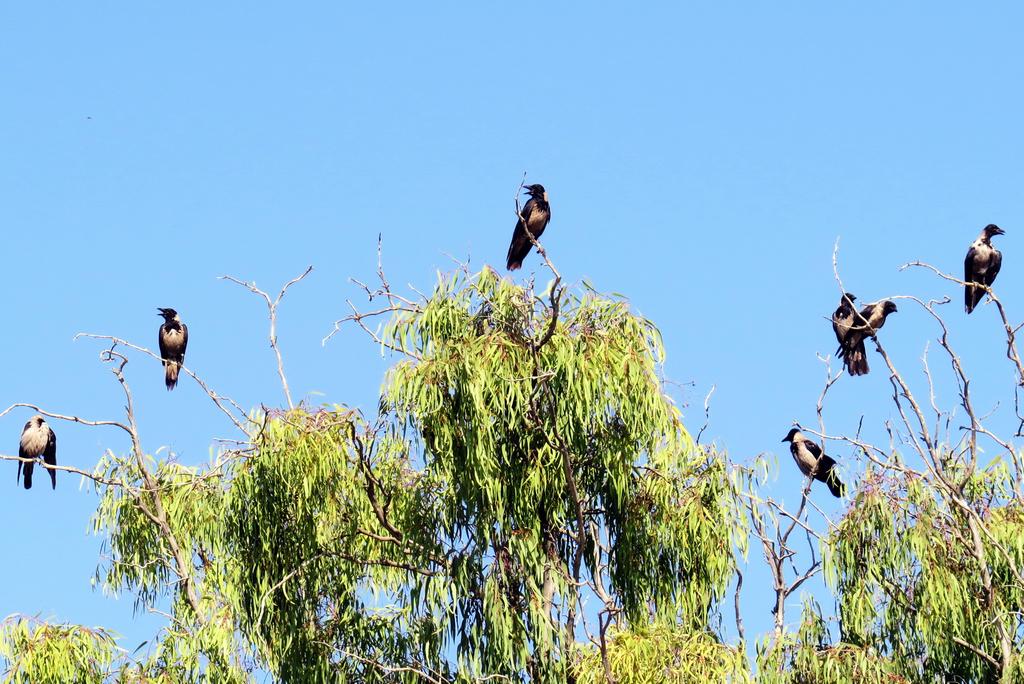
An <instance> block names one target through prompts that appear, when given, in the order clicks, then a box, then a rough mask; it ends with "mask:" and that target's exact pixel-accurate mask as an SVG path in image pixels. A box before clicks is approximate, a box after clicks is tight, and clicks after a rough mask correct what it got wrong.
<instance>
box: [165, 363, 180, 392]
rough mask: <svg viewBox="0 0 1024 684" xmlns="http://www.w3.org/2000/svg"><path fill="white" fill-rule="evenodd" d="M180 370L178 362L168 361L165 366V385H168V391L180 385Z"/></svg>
mask: <svg viewBox="0 0 1024 684" xmlns="http://www.w3.org/2000/svg"><path fill="white" fill-rule="evenodd" d="M178 368H179V366H178V363H177V362H176V361H168V362H166V364H165V366H164V384H165V385H167V390H168V391H170V390H172V389H174V386H175V385H177V384H178Z"/></svg>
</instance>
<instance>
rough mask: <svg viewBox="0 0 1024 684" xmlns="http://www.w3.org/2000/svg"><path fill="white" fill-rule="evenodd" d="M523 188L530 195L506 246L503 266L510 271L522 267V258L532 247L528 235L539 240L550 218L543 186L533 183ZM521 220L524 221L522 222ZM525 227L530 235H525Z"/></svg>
mask: <svg viewBox="0 0 1024 684" xmlns="http://www.w3.org/2000/svg"><path fill="white" fill-rule="evenodd" d="M523 189H524V190H525V191H526V193H527V194H528V195H529V196H530V200H529V201H528V202H527V203H526V206H525V207H523V209H522V211H520V212H519V220H518V221H516V228H515V230H514V231H513V232H512V244H510V245H509V246H508V256H507V257H506V259H505V266H506V267H507V268H508V270H510V271H515V270H517V269H519V268H520V267H522V265H523V259H525V258H526V255H527V254H529V253H530V248H531V247H533V242H532V241H531V240H530V235H532V236H533V239H534V240H539V239H540V236H541V235H543V233H544V229H545V228H547V226H548V221H550V220H551V205H550V204H548V193H547V191H546V190H545V189H544V186H543V185H541V184H539V183H535V184H533V185H527V186H526V187H525V188H523ZM523 221H525V222H526V223H525V224H524V223H523ZM527 229H529V231H530V235H527V233H526V231H527Z"/></svg>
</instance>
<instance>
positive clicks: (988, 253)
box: [964, 223, 1006, 314]
mask: <svg viewBox="0 0 1024 684" xmlns="http://www.w3.org/2000/svg"><path fill="white" fill-rule="evenodd" d="M1005 234H1006V233H1005V231H1003V229H1002V228H1000V227H999V226H997V225H996V224H994V223H990V224H988V225H987V226H985V228H984V229H982V231H981V234H980V235H978V239H977V240H975V241H974V242H973V243H971V247H970V249H968V250H967V258H965V259H964V282H966V283H980V284H982V285H987V286H989V287H991V286H992V283H994V282H995V280H996V276H997V275H999V269H1000V267H1001V266H1002V265H1003V253H1002V252H1000V251H999V250H998V249H996V248H995V247H993V246H992V238H993V237H995V236H996V235H1005ZM983 296H985V290H983V289H982V288H980V287H977V286H975V285H965V286H964V306H965V308H966V309H967V313H968V314H970V313H971V312H972V311H974V307H976V306H978V302H980V301H981V298H982V297H983Z"/></svg>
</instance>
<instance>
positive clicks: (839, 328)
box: [832, 292, 857, 358]
mask: <svg viewBox="0 0 1024 684" xmlns="http://www.w3.org/2000/svg"><path fill="white" fill-rule="evenodd" d="M855 301H857V296H856V295H853V294H850V293H849V292H844V293H843V296H842V297H840V299H839V307H838V308H837V309H836V310H835V311H834V312H833V313H832V330H833V332H835V334H836V341H837V342H838V343H839V347H838V348H837V349H836V356H838V357H839V358H844V357H845V356H846V352H847V348H846V338H847V337H848V336H849V333H850V328H852V327H853V317H854V315H855V313H854V312H855V311H856V309H854V308H853V303H854V302H855Z"/></svg>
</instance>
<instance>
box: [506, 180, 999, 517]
mask: <svg viewBox="0 0 1024 684" xmlns="http://www.w3.org/2000/svg"><path fill="white" fill-rule="evenodd" d="M524 190H525V191H526V192H527V194H529V195H530V200H529V201H528V202H527V203H526V206H525V207H523V210H522V212H520V213H519V220H518V222H516V228H515V231H514V232H513V233H512V244H510V245H509V247H508V257H507V260H506V266H507V267H508V270H510V271H515V270H516V269H518V268H520V267H521V266H522V265H523V259H524V258H526V255H527V254H529V253H530V247H531V246H532V245H533V240H531V239H530V238H531V236H532V237H533V239H534V240H535V239H537V238H539V237H540V236H541V234H542V233H543V232H544V229H545V228H547V225H548V221H550V220H551V205H550V204H548V194H547V192H545V190H544V186H543V185H527V186H526V187H525V188H524ZM527 231H529V232H527ZM1003 234H1004V232H1003V229H1002V228H1000V227H999V226H997V225H995V224H994V223H990V224H988V225H987V226H985V228H984V229H982V231H981V234H980V235H978V239H976V240H975V241H974V242H973V243H971V246H970V249H968V250H967V257H966V258H965V259H964V283H966V285H965V286H964V308H965V309H966V311H967V313H968V314H970V313H971V312H972V311H974V307H976V306H978V303H979V302H981V298H982V297H983V296H984V295H985V289H984V288H983V287H979V286H978V285H974V284H972V283H977V284H979V285H984V286H986V287H991V285H992V283H994V282H995V279H996V276H997V275H999V269H1000V267H1001V266H1002V265H1003V255H1002V253H1001V252H1000V251H999V250H998V249H996V248H995V247H993V246H992V238H993V237H995V236H996V235H1003ZM856 300H857V297H856V296H854V295H853V294H851V293H849V292H844V293H843V296H842V297H841V298H840V300H839V308H837V309H836V310H835V312H834V313H833V314H832V330H833V331H834V332H835V334H836V341H837V342H838V343H839V348H838V349H837V350H836V354H837V355H838V356H839V358H841V359H842V360H843V365H844V366H845V367H846V370H847V372H848V373H849V374H850V375H867V373H868V370H869V368H868V356H867V351H866V350H865V348H864V341H865V340H866V339H867V338H869V337H870V338H874V337H875V335H876V334H877V333H878V331H879V330H881V328H882V326H883V325H885V319H886V318H888V316H889V314H891V313H895V312H896V304H895V303H894V302H892V301H890V300H888V299H886V300H883V301H881V302H875V303H873V304H868V305H867V306H865V307H863V308H862V309H861V310H860V311H858V310H857V308H856V307H855V306H854V304H853V303H854V302H855V301H856ZM782 441H783V442H789V451H790V453H791V454H792V455H793V460H794V461H796V464H797V466H798V467H799V468H800V472H802V473H803V474H804V475H805V476H813V477H814V479H816V480H818V481H819V482H824V483H825V485H826V486H828V490H829V491H830V492H832V495H833V496H835V497H837V498H838V497H842V496H843V494H845V492H846V486H845V485H844V484H843V483H842V481H841V480H840V479H839V472H838V469H837V468H836V462H835V460H834V459H833V458H832V457H831V456H827V455H825V454H824V453H822V451H821V447H820V446H818V445H817V444H816V443H815V442H813V441H812V440H810V439H807V437H805V436H804V434H803V433H802V432H800V430H799V428H793V429H792V430H790V431H789V434H787V435H786V436H785V437H784V438H783V439H782Z"/></svg>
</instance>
